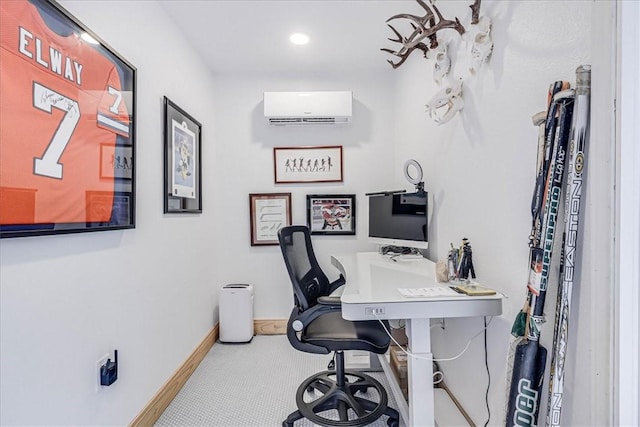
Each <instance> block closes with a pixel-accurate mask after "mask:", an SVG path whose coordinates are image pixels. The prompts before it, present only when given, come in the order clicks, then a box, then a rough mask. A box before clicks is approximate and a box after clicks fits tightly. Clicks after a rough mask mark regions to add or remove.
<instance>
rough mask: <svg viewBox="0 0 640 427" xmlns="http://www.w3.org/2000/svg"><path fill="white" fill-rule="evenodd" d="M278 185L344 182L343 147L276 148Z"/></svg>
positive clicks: (276, 179) (275, 160) (275, 166)
mask: <svg viewBox="0 0 640 427" xmlns="http://www.w3.org/2000/svg"><path fill="white" fill-rule="evenodd" d="M273 164H274V175H275V182H276V184H286V183H305V182H342V146H340V145H335V146H328V147H274V149H273Z"/></svg>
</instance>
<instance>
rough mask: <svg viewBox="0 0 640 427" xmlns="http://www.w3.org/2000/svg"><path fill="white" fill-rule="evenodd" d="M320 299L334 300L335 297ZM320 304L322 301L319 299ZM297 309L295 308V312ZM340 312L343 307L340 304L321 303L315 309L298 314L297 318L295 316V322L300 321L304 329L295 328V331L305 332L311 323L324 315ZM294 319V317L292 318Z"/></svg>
mask: <svg viewBox="0 0 640 427" xmlns="http://www.w3.org/2000/svg"><path fill="white" fill-rule="evenodd" d="M320 298H325V299H329V300H330V301H331V300H334V297H320ZM339 301H340V299H339V298H338V302H339ZM318 302H320V299H318ZM295 310H296V309H295V308H294V311H295ZM336 310H337V311H340V310H342V306H341V305H340V304H339V303H338V304H336V303H330V302H328V303H326V304H324V303H320V304H316V305H314V306H313V307H311V308H309V309H307V310H305V311H303V312H302V313H300V314H298V315H297V316H295V319H294V322H295V321H298V322H301V323H302V325H301V326H302V327H301V328H300V327H295V328H294V329H295V330H297V331H302V330H304V328H306V327H307V326H308V325H309V323H311V322H313V321H314V320H316V319H317V318H318V317H320V316H322V315H323V314H326V313H329V312H332V311H336ZM292 314H293V313H292ZM292 317H293V316H292Z"/></svg>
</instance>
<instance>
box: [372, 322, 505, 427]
mask: <svg viewBox="0 0 640 427" xmlns="http://www.w3.org/2000/svg"><path fill="white" fill-rule="evenodd" d="M373 315H374V316H375V317H376V319H378V322H380V324H381V325H382V327H383V328H384V330H385V332H386V333H387V335H389V338H391V340H392V341H393V342H394V343H395V344H396V345H397V346H398V348H400V350H402V352H403V353H404V354H406V355H407V356H409V357H413V358H415V359H422V360H428V359H427V358H426V357H421V356H418V355H415V354H413V353H410V352H408V351H407V350H406V349H405V348H404V347H403V346H402V345H400V343H398V341H396V339H395V338H394V337H393V336H392V335H391V332H389V330H388V329H387V326H386V325H385V324H384V322H383V321H382V319H380V317H379V316H378V315H377V314H375V313H374V314H373ZM483 319H484V327H483V328H482V329H480V330H479V331H478V332H477V333H476V334H475V335H474V336H472V337H471V338H469V341H467V345H465V347H464V349H463V350H462V351H461V352H460V353H459V354H458V355H456V356H454V357H449V358H446V359H433V358H432V359H431V360H432V361H433V362H449V361H451V360H456V359H458V358H459V357H460V356H462V355H463V354H464V353H465V352H466V351H467V350H468V349H469V345H471V342H472V341H473V340H474V339H476V338H477V337H478V336H479V335H480V334H482V333H483V332H484V364H485V367H486V369H487V377H488V382H487V390H486V392H485V404H486V406H487V414H488V418H487V421H486V422H485V424H484V427H487V425H488V424H489V421H490V420H491V409H490V408H489V387H490V386H491V372H490V371H489V361H488V358H487V328H489V325H491V322H492V321H493V316H489V321H488V322H487V316H484V317H483ZM435 326H438V325H433V326H431V328H433V327H435ZM434 365H435V366H436V367H438V364H437V363H434ZM442 381H444V372H442V371H441V370H440V368H439V367H438V368H437V369H436V370H435V371H434V372H433V384H434V385H436V384H439V383H441V382H442Z"/></svg>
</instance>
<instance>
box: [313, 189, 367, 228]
mask: <svg viewBox="0 0 640 427" xmlns="http://www.w3.org/2000/svg"><path fill="white" fill-rule="evenodd" d="M307 226H308V227H309V230H310V231H311V234H326V235H327V234H343V235H344V234H347V235H354V234H356V195H355V194H308V195H307Z"/></svg>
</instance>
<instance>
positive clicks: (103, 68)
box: [0, 0, 136, 238]
mask: <svg viewBox="0 0 640 427" xmlns="http://www.w3.org/2000/svg"><path fill="white" fill-rule="evenodd" d="M0 49H2V51H3V60H2V61H0V75H2V78H0V93H2V96H1V97H0V99H1V105H0V123H2V126H0V152H1V153H2V156H0V170H1V171H2V174H0V237H3V238H6V237H24V236H35V235H43V234H60V233H78V232H85V231H102V230H114V229H126V228H133V227H134V226H135V145H136V141H135V128H136V69H135V68H134V67H133V66H132V65H131V64H130V63H129V62H128V61H126V60H125V59H124V58H123V57H122V56H120V55H119V54H118V53H117V52H116V51H115V50H113V49H112V48H111V47H110V46H108V45H107V44H106V43H105V42H104V41H103V40H102V39H100V38H99V37H98V36H97V35H96V34H94V33H93V32H92V31H91V30H89V29H88V28H87V27H86V26H85V25H84V24H82V23H81V22H80V21H78V19H76V18H75V17H74V16H73V15H71V14H70V13H69V12H68V11H67V10H65V9H64V8H62V7H61V6H60V5H58V4H57V3H55V2H53V1H47V0H31V1H12V2H3V5H2V38H1V40H0ZM4 52H6V53H7V55H6V56H4ZM5 59H6V60H5ZM124 197H126V203H123V200H124V199H123V198H124Z"/></svg>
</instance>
